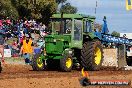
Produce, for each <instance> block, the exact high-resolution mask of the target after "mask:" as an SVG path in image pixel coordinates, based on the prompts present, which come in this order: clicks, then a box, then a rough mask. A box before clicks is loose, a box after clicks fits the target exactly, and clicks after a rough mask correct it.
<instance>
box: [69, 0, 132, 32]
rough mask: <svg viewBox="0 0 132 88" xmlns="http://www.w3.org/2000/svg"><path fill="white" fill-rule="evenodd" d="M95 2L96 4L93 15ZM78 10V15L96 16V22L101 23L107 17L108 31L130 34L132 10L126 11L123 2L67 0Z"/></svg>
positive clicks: (123, 0)
mask: <svg viewBox="0 0 132 88" xmlns="http://www.w3.org/2000/svg"><path fill="white" fill-rule="evenodd" d="M96 1H97V2H98V6H97V13H96V14H95V13H94V12H95V6H96ZM68 2H70V3H71V4H72V5H73V6H76V7H77V8H78V13H80V14H87V15H94V16H96V22H98V23H101V24H102V23H103V21H102V19H103V16H106V17H107V22H108V28H109V31H110V32H112V31H114V30H115V31H117V32H122V33H124V32H125V33H126V32H127V33H129V32H132V10H131V11H126V8H125V0H68Z"/></svg>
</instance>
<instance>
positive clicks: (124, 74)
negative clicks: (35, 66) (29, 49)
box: [0, 64, 132, 88]
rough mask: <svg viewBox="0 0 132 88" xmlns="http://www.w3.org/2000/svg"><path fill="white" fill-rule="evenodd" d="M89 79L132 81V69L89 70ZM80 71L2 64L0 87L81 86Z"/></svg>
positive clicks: (97, 87) (115, 87)
mask: <svg viewBox="0 0 132 88" xmlns="http://www.w3.org/2000/svg"><path fill="white" fill-rule="evenodd" d="M89 74H90V79H92V80H93V79H98V80H106V79H109V80H115V79H125V80H131V81H132V71H124V70H122V71H119V70H115V69H106V70H105V69H103V70H101V71H89ZM81 78H82V76H81V71H77V70H72V72H60V71H57V70H56V71H40V72H37V71H32V68H31V66H29V65H21V64H18V65H17V64H16V65H13V64H6V65H3V71H2V73H0V88H83V87H82V86H81V85H80V83H79V79H81ZM87 88H132V85H130V86H88V87H87Z"/></svg>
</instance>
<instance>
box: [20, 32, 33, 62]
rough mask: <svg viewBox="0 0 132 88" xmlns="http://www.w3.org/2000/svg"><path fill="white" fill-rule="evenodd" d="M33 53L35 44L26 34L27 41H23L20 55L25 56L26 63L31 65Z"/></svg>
mask: <svg viewBox="0 0 132 88" xmlns="http://www.w3.org/2000/svg"><path fill="white" fill-rule="evenodd" d="M32 53H33V42H32V40H31V39H30V38H29V35H27V34H26V39H24V40H23V43H22V47H21V50H20V54H23V57H24V59H25V63H26V64H29V63H30V55H31V54H32Z"/></svg>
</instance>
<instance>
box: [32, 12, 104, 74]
mask: <svg viewBox="0 0 132 88" xmlns="http://www.w3.org/2000/svg"><path fill="white" fill-rule="evenodd" d="M94 21H95V17H94V16H89V15H81V14H53V16H52V17H51V26H52V27H51V29H52V33H51V34H50V35H47V36H45V38H44V40H45V50H44V52H43V53H41V52H39V53H37V54H36V55H34V57H33V59H32V68H33V70H37V71H40V70H45V68H46V67H47V66H48V65H49V64H51V66H52V67H55V66H57V64H58V66H59V67H60V69H61V70H62V71H66V72H68V71H71V70H72V67H73V65H74V64H76V63H79V64H80V66H81V67H84V68H85V69H87V70H99V69H100V67H101V64H102V59H103V50H102V45H101V42H100V39H99V38H98V37H97V36H95V30H94ZM53 60H54V61H59V62H58V63H56V65H55V64H52V61H53ZM50 61H51V62H50Z"/></svg>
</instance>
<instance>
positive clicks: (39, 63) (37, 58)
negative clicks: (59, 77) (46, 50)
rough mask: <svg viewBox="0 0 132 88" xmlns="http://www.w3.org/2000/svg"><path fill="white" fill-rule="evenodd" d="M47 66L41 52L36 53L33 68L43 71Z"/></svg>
mask: <svg viewBox="0 0 132 88" xmlns="http://www.w3.org/2000/svg"><path fill="white" fill-rule="evenodd" d="M45 67H46V65H45V63H44V61H43V60H42V59H41V54H35V55H34V56H33V58H32V68H33V70H34V71H42V70H44V69H45Z"/></svg>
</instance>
